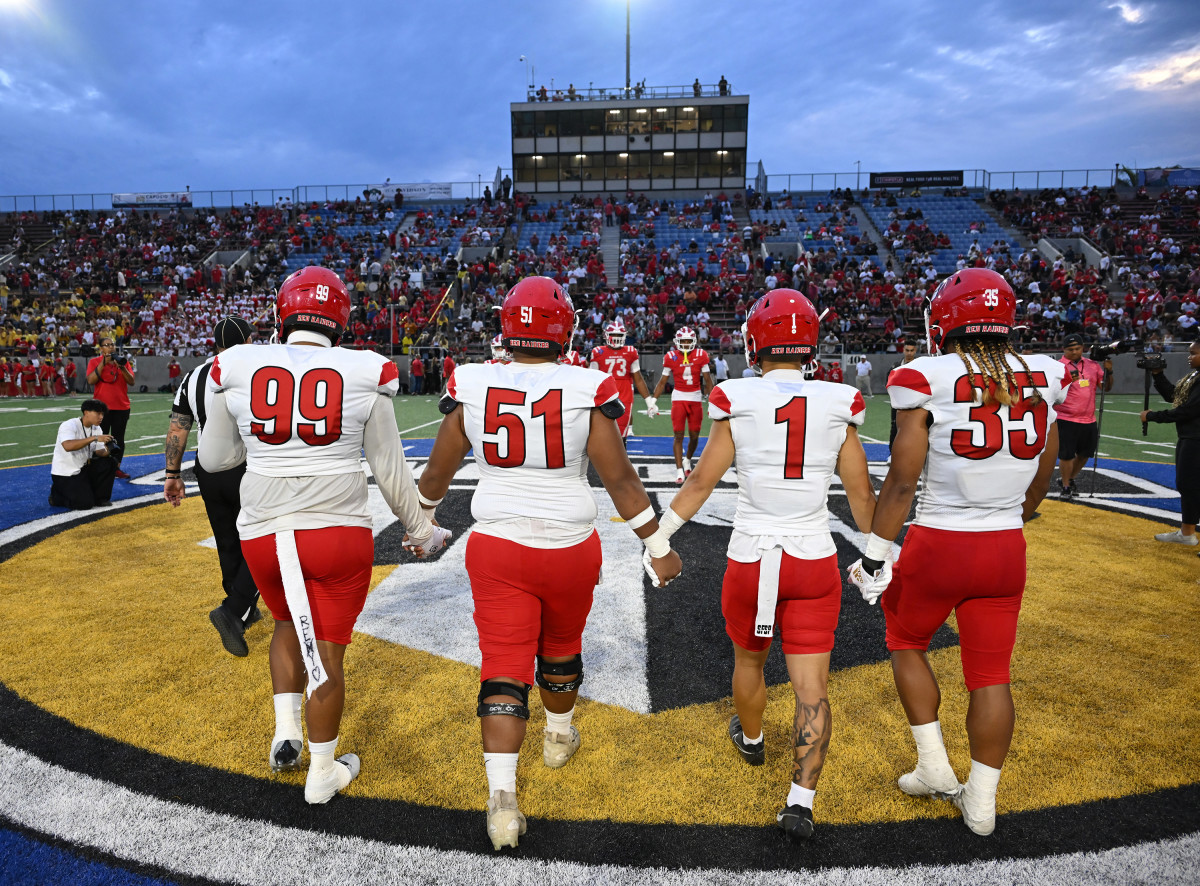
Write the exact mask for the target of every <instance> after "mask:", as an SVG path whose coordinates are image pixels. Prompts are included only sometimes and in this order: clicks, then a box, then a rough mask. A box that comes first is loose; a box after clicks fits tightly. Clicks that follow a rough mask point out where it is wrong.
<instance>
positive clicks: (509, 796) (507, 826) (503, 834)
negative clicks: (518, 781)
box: [487, 791, 525, 852]
mask: <svg viewBox="0 0 1200 886" xmlns="http://www.w3.org/2000/svg"><path fill="white" fill-rule="evenodd" d="M487 833H488V839H489V840H491V841H492V848H493V849H495V850H496V851H497V852H498V851H500V850H501V849H503V848H504V847H505V846H512V847H515V846H516V845H517V838H518V837H523V836H525V816H524V815H522V814H521V810H520V809H518V808H517V793H516V791H493V792H492V795H491V796H490V797H488V801H487Z"/></svg>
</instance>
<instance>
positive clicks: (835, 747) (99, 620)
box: [0, 497, 1200, 824]
mask: <svg viewBox="0 0 1200 886" xmlns="http://www.w3.org/2000/svg"><path fill="white" fill-rule="evenodd" d="M1042 510H1043V514H1044V515H1043V517H1042V518H1041V519H1039V520H1037V521H1036V522H1034V523H1032V524H1030V525H1029V526H1028V527H1027V530H1026V535H1027V538H1028V540H1029V581H1028V586H1027V590H1026V595H1025V605H1024V609H1023V611H1022V615H1021V627H1020V633H1019V637H1018V645H1017V650H1016V653H1015V655H1014V666H1013V692H1014V696H1015V698H1016V703H1017V716H1018V722H1017V734H1016V739H1015V741H1014V743H1013V750H1012V753H1011V755H1010V757H1009V761H1008V764H1007V765H1006V767H1005V775H1004V779H1003V781H1002V783H1001V790H1000V798H999V811H1000V812H1001V813H1004V812H1011V811H1016V810H1024V809H1035V808H1041V807H1045V806H1053V805H1060V804H1070V803H1077V802H1081V801H1084V800H1093V799H1099V798H1105V797H1118V796H1121V795H1124V794H1128V793H1140V792H1147V791H1152V790H1156V789H1160V788H1166V787H1173V786H1178V785H1182V784H1187V783H1191V782H1195V781H1197V780H1198V779H1200V749H1198V748H1197V744H1196V742H1195V737H1196V736H1197V735H1198V734H1200V714H1198V713H1197V710H1196V703H1195V702H1196V699H1197V698H1200V664H1198V662H1200V632H1197V631H1195V630H1194V625H1195V624H1196V623H1197V620H1198V617H1200V598H1198V596H1197V593H1196V584H1195V579H1196V573H1197V567H1196V564H1197V561H1196V557H1195V556H1194V552H1193V551H1192V550H1191V549H1182V548H1175V547H1169V546H1165V545H1161V544H1158V543H1156V542H1155V541H1154V540H1153V538H1152V536H1153V533H1154V532H1155V531H1156V530H1160V529H1161V526H1160V525H1159V524H1156V523H1152V522H1149V521H1146V520H1141V519H1138V518H1135V517H1130V516H1125V515H1119V514H1114V513H1110V512H1104V511H1096V510H1084V509H1083V508H1082V507H1081V506H1079V505H1073V504H1064V503H1061V502H1057V501H1051V502H1047V503H1046V504H1045V505H1044V506H1043V509H1042ZM209 534H210V531H209V527H208V524H207V521H206V518H205V514H204V508H203V505H202V503H201V501H200V499H199V498H198V497H192V498H189V499H187V500H186V501H185V502H184V505H183V506H182V507H181V508H180V509H179V510H178V511H174V512H172V511H171V510H169V509H168V508H167V507H166V506H165V505H163V506H156V507H151V508H145V509H140V510H135V511H132V512H127V513H117V514H114V515H112V516H110V517H106V518H105V519H102V520H99V521H96V522H93V523H89V524H86V525H83V526H80V527H78V528H75V529H72V530H68V531H66V532H64V533H61V534H60V535H57V536H55V537H53V538H51V539H48V540H47V541H44V542H42V543H40V544H37V545H35V546H33V547H32V548H31V549H29V550H27V551H25V552H23V553H21V554H19V555H17V556H16V557H14V558H12V559H11V560H9V561H8V562H7V563H5V564H4V565H3V566H2V567H0V595H2V599H3V600H4V606H3V607H2V608H0V635H2V636H3V637H4V638H5V640H6V642H5V643H4V644H2V645H0V680H2V681H3V682H4V683H5V684H6V685H7V686H9V687H10V688H11V689H13V690H14V691H16V692H17V693H18V694H20V695H21V696H22V697H24V698H26V699H28V700H29V701H31V702H33V703H35V704H37V705H39V706H41V707H43V708H45V709H47V710H49V711H51V712H53V713H55V714H57V715H59V716H62V717H65V718H68V719H70V720H72V721H73V722H75V723H77V724H79V725H80V726H83V727H85V728H88V729H91V730H95V731H96V732H99V733H101V734H104V735H107V736H110V737H112V738H115V739H118V740H120V741H123V742H127V743H129V744H132V745H135V746H139V747H143V748H145V749H147V750H150V751H153V752H155V753H159V754H163V755H167V756H170V757H174V758H177V759H180V760H184V761H188V762H192V763H197V764H201V765H206V766H215V767H220V768H224V769H227V770H230V771H234V772H239V773H243V774H246V775H250V776H254V777H258V778H265V777H270V776H269V773H268V772H267V770H266V765H265V757H266V753H267V749H268V744H269V742H270V739H271V735H272V731H273V714H272V707H271V690H270V683H269V679H268V672H267V657H266V653H267V641H268V639H269V627H268V625H269V624H270V620H269V619H268V620H266V621H264V622H263V623H261V624H259V625H256V626H255V627H254V628H252V629H251V630H250V632H249V634H248V640H249V643H250V647H251V654H250V656H249V657H248V658H245V659H236V658H233V657H232V656H229V655H227V654H226V653H224V652H223V651H222V650H221V649H220V646H219V643H218V642H217V638H216V635H215V632H214V631H213V630H212V628H211V626H210V624H209V622H208V619H207V613H208V610H209V609H210V608H212V606H214V605H216V602H218V601H219V585H218V582H217V579H216V577H217V575H218V569H217V558H216V552H215V551H213V550H211V549H208V548H203V547H199V546H198V545H197V544H196V543H197V542H199V541H201V540H203V539H204V538H206V537H208V535H209ZM392 568H394V567H377V568H376V570H375V576H374V582H375V583H376V584H377V583H378V581H380V580H382V578H383V577H384V576H385V575H386V574H387V573H388V572H389V571H390V570H391V569H392ZM400 568H403V567H402V566H401V567H400ZM947 568H953V564H947ZM463 580H464V581H465V580H466V577H465V575H464V577H463ZM713 592H714V593H717V592H718V591H717V587H716V579H715V578H714V589H713ZM881 642H882V641H881ZM712 643H713V654H715V655H728V654H729V652H728V649H727V644H728V641H727V640H726V639H725V638H724V636H715V637H713V638H712ZM585 654H586V650H585ZM931 660H932V662H933V667H934V670H935V672H936V673H937V675H938V678H939V680H940V681H941V684H942V691H943V708H942V722H943V725H944V731H945V733H946V740H947V746H948V748H949V751H950V757H951V760H952V761H953V762H954V763H955V764H956V768H957V769H958V772H959V775H960V777H962V778H965V776H966V772H967V768H968V766H969V754H968V750H967V746H966V736H965V732H964V730H963V728H962V722H963V718H964V716H965V712H966V700H967V696H966V692H965V690H964V689H963V687H962V679H961V672H960V669H959V663H958V650H957V649H945V650H941V651H938V652H936V653H934V654H933V655H932V656H931ZM347 677H348V683H349V699H348V704H347V712H346V717H345V719H344V722H343V726H342V742H341V744H340V745H339V750H341V751H354V752H357V753H358V754H360V755H361V756H362V758H363V765H364V770H363V777H362V778H360V779H359V780H357V781H356V782H355V783H354V784H353V785H352V786H351V788H350V793H352V794H357V795H362V796H374V797H381V798H389V799H397V800H405V801H408V802H413V803H418V804H429V805H437V806H447V807H453V808H463V809H479V808H481V807H482V805H483V802H484V799H485V793H486V791H485V784H486V783H485V781H484V778H483V765H482V758H481V751H480V745H479V734H478V722H477V720H476V718H475V711H474V709H475V697H476V692H477V687H478V671H477V670H476V669H475V668H473V667H469V666H467V665H464V664H461V663H458V662H454V661H449V660H446V659H441V658H438V657H436V656H433V655H429V654H427V653H423V652H417V651H413V650H410V649H406V648H402V647H397V646H394V645H392V644H389V643H387V642H384V641H381V640H378V639H376V638H374V637H370V636H366V635H362V634H356V635H355V640H354V644H353V646H352V647H351V649H350V651H349V652H348V654H347ZM680 679H686V675H680ZM536 695H537V693H536V692H534V693H533V696H534V698H535V699H536ZM769 696H770V701H769V704H768V709H767V721H766V726H765V731H766V741H767V753H768V762H767V765H766V766H764V767H760V768H752V767H748V766H745V765H744V764H742V763H741V762H740V760H738V759H737V757H736V754H735V752H734V750H733V749H732V747H731V746H730V745H729V742H728V738H727V737H726V733H725V727H726V723H727V721H728V718H729V715H730V714H731V712H732V706H731V704H730V703H729V701H728V700H725V701H721V702H716V703H710V704H697V705H693V706H689V707H687V708H683V709H679V710H672V711H664V712H661V713H658V714H654V715H639V714H634V713H631V712H629V711H626V710H624V709H620V708H615V707H609V706H606V705H602V704H598V703H595V702H590V701H588V700H586V699H582V700H581V701H580V703H579V708H578V711H577V717H576V723H577V724H578V726H579V728H580V731H581V733H582V735H583V746H582V749H581V750H580V751H579V753H578V755H577V756H576V758H575V759H574V760H573V761H572V762H571V763H570V764H569V765H568V766H567V767H566V768H564V769H561V770H558V771H553V772H552V771H550V770H547V769H545V768H544V767H543V765H542V763H541V748H540V742H541V728H540V727H541V723H542V722H543V721H542V717H541V712H540V710H539V709H538V706H537V704H536V702H535V703H534V704H533V708H534V713H533V718H532V720H531V721H530V727H531V728H530V730H529V737H528V739H527V741H526V745H525V748H524V750H523V753H522V759H521V768H520V771H519V780H520V781H519V783H520V791H521V798H522V799H521V806H522V810H523V811H525V812H526V813H527V814H530V815H534V816H544V817H570V818H609V819H613V820H620V821H655V822H673V823H707V824H764V823H767V822H769V821H771V820H772V819H773V815H774V810H775V809H776V808H777V807H778V805H779V803H780V801H781V800H782V798H783V797H784V796H785V792H786V789H787V784H788V781H789V779H790V762H791V761H790V746H789V744H790V730H791V717H792V702H791V694H790V690H789V689H788V687H786V686H780V687H775V688H773V689H771V690H770V692H769ZM830 701H831V705H832V708H833V711H834V717H835V722H834V735H833V741H832V743H831V746H830V751H829V757H828V760H827V762H826V765H825V770H824V774H823V776H822V780H821V788H820V793H819V798H818V809H819V815H820V818H821V821H822V822H828V823H858V822H877V821H892V820H899V819H909V818H918V817H927V816H935V815H949V814H950V813H951V807H949V805H948V804H944V803H939V802H934V801H922V800H916V799H913V798H909V797H905V796H904V795H902V794H901V793H900V792H899V791H898V790H897V789H896V788H895V779H896V777H897V776H898V775H900V774H901V773H902V772H904V771H905V770H906V768H907V767H909V766H910V765H911V762H912V761H913V754H914V752H913V750H912V748H911V738H910V736H909V733H908V729H907V727H906V725H905V722H904V718H903V714H902V712H901V710H900V706H899V703H898V702H897V700H896V698H895V692H894V689H893V686H892V681H891V673H890V669H889V667H888V666H887V665H886V664H877V665H870V666H863V667H857V668H853V669H850V670H847V671H841V672H837V673H835V674H834V675H833V677H832V679H831V681H830ZM281 778H284V779H286V780H287V781H290V782H293V783H295V784H296V786H297V790H299V786H300V785H301V784H302V779H303V776H302V775H296V774H292V775H287V776H282V777H281Z"/></svg>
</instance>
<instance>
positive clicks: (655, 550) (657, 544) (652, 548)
mask: <svg viewBox="0 0 1200 886" xmlns="http://www.w3.org/2000/svg"><path fill="white" fill-rule="evenodd" d="M642 542H643V543H644V544H645V545H646V550H647V551H649V552H650V556H651V557H653V558H654V559H656V560H657V559H658V558H659V557H665V556H667V554H669V553H671V540H670V539H669V538H667V535H666V533H665V532H663V531H662V527H661V526H660V527H659V528H658V529H656V530H654V534H653V535H651V536H650V537H649V538H643V539H642Z"/></svg>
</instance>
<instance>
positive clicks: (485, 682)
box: [420, 277, 680, 849]
mask: <svg viewBox="0 0 1200 886" xmlns="http://www.w3.org/2000/svg"><path fill="white" fill-rule="evenodd" d="M574 323H575V313H574V310H573V309H572V306H571V300H570V298H569V297H568V295H567V293H566V292H564V291H563V289H562V287H560V286H559V285H558V284H557V283H555V282H554V281H553V280H551V279H550V278H549V277H527V278H526V279H524V280H522V281H521V282H520V283H518V284H517V285H516V286H514V287H513V288H512V290H510V291H509V293H508V295H507V297H506V298H505V299H504V304H503V307H502V309H501V312H500V328H501V330H502V331H503V335H504V346H505V347H506V348H508V350H509V351H510V352H511V353H512V355H513V362H512V363H511V364H509V365H508V366H507V367H504V368H503V369H501V368H500V367H497V366H485V365H470V366H460V367H459V368H458V370H457V371H456V372H455V374H454V378H452V379H450V382H449V385H448V387H447V390H446V395H445V396H444V397H443V399H442V401H441V404H440V408H441V411H442V412H443V414H444V415H445V418H444V419H443V420H442V424H441V427H440V428H439V430H438V435H437V440H436V442H435V443H434V446H433V452H432V453H431V454H430V456H429V461H428V463H427V464H426V466H425V470H424V472H423V473H422V474H421V483H420V494H421V503H422V504H423V505H424V506H425V507H426V508H427V509H429V513H430V515H431V516H432V514H433V509H434V508H436V507H437V505H438V503H439V502H440V501H441V500H442V497H443V496H444V495H445V494H446V491H447V490H448V489H449V488H450V481H451V480H452V479H453V478H454V474H455V472H456V471H457V470H458V469H459V466H460V464H461V463H462V460H463V459H464V458H465V457H466V455H467V452H468V451H469V450H473V451H474V458H475V463H476V465H477V466H478V468H479V486H478V487H477V488H476V490H475V494H474V497H473V498H472V500H471V513H472V515H473V516H474V518H475V524H474V526H473V527H472V530H471V536H470V540H469V541H468V542H467V551H466V564H467V576H468V577H469V579H470V581H471V596H472V598H473V599H474V601H475V625H476V628H477V629H478V631H479V648H480V651H481V652H482V654H483V656H482V657H483V667H482V672H481V674H480V682H481V686H480V689H479V700H478V704H479V707H478V714H479V718H480V729H481V732H482V735H483V760H484V766H485V768H486V770H487V780H488V801H487V834H488V838H489V839H490V840H491V842H492V846H493V848H495V849H500V848H501V847H504V846H516V845H517V842H518V839H519V838H520V836H521V835H522V834H524V833H525V817H524V816H523V815H522V814H521V811H520V809H519V808H518V806H517V793H516V791H517V754H518V751H520V749H521V743H522V741H523V740H524V738H525V727H526V721H527V720H528V719H529V705H528V701H529V690H530V688H531V686H532V684H533V683H535V682H536V683H537V685H538V690H539V693H540V695H541V700H542V706H543V708H544V709H545V711H546V727H545V730H544V733H543V738H542V760H543V762H544V763H545V765H546V766H549V767H550V768H553V769H556V768H559V767H561V766H564V765H566V763H567V761H568V760H570V759H571V756H572V755H573V754H574V753H575V751H576V750H577V749H578V748H579V744H580V737H579V730H578V729H577V728H576V727H575V726H574V725H572V723H571V720H572V717H573V715H574V711H575V698H576V696H577V695H578V693H579V685H580V683H581V682H582V680H583V659H582V658H581V655H580V654H581V652H582V649H583V645H582V637H583V628H584V623H585V621H586V620H587V614H588V611H589V610H590V609H591V606H592V592H593V589H594V588H595V586H596V582H597V581H598V580H599V577H600V539H599V536H598V535H597V534H596V530H595V527H594V525H593V521H594V520H595V518H596V501H595V498H594V497H593V495H592V491H591V488H590V487H589V486H588V481H587V474H588V464H589V462H590V463H591V464H592V465H594V466H595V468H596V473H597V474H599V476H600V479H601V481H602V482H603V483H604V486H605V488H606V489H607V490H608V493H609V495H610V496H611V497H612V500H613V504H614V505H615V506H616V509H617V512H618V513H619V514H620V515H621V516H622V517H623V518H625V520H626V521H627V522H628V525H629V527H630V528H631V529H632V530H633V531H634V532H635V533H636V534H637V536H638V537H639V538H641V539H643V541H644V542H645V545H646V552H647V554H646V556H647V557H648V558H649V559H648V560H647V561H646V562H647V564H648V565H647V572H648V573H649V574H650V576H651V579H652V580H653V581H654V582H655V584H656V585H658V586H661V585H663V584H665V583H666V582H667V581H669V580H671V579H672V578H674V577H675V576H676V575H678V574H679V571H680V563H679V557H678V555H677V554H675V552H674V551H672V550H671V548H670V544H669V543H668V542H667V541H666V539H665V537H664V536H663V534H662V532H661V531H660V530H659V527H658V521H657V520H656V519H655V518H654V511H653V509H652V508H651V506H650V499H649V498H648V497H647V495H646V492H645V490H644V489H643V488H642V482H641V480H639V479H638V475H637V471H635V470H634V467H633V465H632V464H630V462H629V458H628V456H626V454H625V447H624V446H623V445H622V444H621V435H620V434H619V433H618V431H617V425H616V423H615V422H614V421H613V419H614V418H617V417H618V416H619V415H620V414H621V412H622V411H623V409H624V407H623V406H622V405H621V399H620V396H619V394H618V392H617V386H616V383H615V382H614V381H613V380H612V378H611V377H610V376H608V375H605V374H604V373H602V372H597V371H594V370H591V369H582V370H581V369H578V368H575V367H569V366H562V365H559V364H557V363H556V362H555V361H556V360H557V358H558V356H559V354H560V352H561V351H562V350H563V349H564V348H566V347H567V345H568V343H569V342H570V340H571V331H572V328H573V327H574Z"/></svg>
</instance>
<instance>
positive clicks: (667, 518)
mask: <svg viewBox="0 0 1200 886" xmlns="http://www.w3.org/2000/svg"><path fill="white" fill-rule="evenodd" d="M686 522H687V520H685V519H683V518H682V517H680V516H679V515H678V514H676V513H675V511H674V510H672V509H671V508H667V509H666V510H665V511H663V513H662V516H661V517H659V518H658V528H659V529H661V530H662V532H663V535H665V536H666V537H667V538H668V539H669V538H670V537H671V536H672V535H674V534H675V533H676V532H678V531H679V530H680V529H681V528H682V527H683V524H684V523H686Z"/></svg>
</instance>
